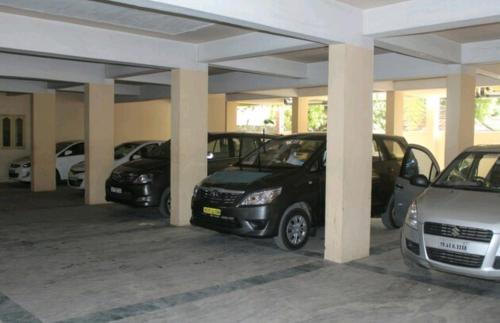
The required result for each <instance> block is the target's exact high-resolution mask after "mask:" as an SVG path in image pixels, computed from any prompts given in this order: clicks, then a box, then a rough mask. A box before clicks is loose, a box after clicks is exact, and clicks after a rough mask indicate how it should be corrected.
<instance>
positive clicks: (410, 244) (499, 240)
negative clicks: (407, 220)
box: [401, 223, 500, 280]
mask: <svg viewBox="0 0 500 323" xmlns="http://www.w3.org/2000/svg"><path fill="white" fill-rule="evenodd" d="M423 227H424V224H423V223H419V224H418V230H415V229H413V228H411V227H409V226H408V225H406V224H405V225H404V226H403V228H402V232H401V252H402V254H403V257H405V258H406V260H407V261H412V262H414V263H416V264H418V265H420V266H422V267H425V268H429V269H435V270H439V271H443V272H448V273H453V274H458V275H464V276H469V277H475V278H482V279H491V280H500V251H499V248H500V235H499V234H493V236H492V238H491V241H490V242H489V243H486V242H477V241H470V240H462V239H453V238H449V237H440V236H434V235H432V236H431V235H429V234H425V233H424V229H423ZM439 239H442V240H443V241H446V243H448V241H451V242H454V243H455V242H456V244H458V245H462V244H464V243H465V244H467V246H468V248H469V249H472V250H484V252H477V251H474V253H466V252H458V251H457V250H450V249H446V248H439V247H436V246H432V247H431V244H430V242H431V241H436V240H438V241H439ZM443 243H445V242H443ZM417 246H418V247H417ZM431 248H433V249H434V250H438V252H444V255H442V256H441V258H440V259H439V260H438V259H437V258H436V256H430V255H429V252H430V249H431ZM450 255H451V256H450ZM432 257H434V259H431V258H432ZM450 257H452V258H450ZM467 257H474V258H475V259H477V258H478V257H484V258H483V259H482V261H479V263H480V264H479V265H478V266H477V268H471V267H468V265H470V262H469V261H468V260H467V259H468V258H467ZM450 259H453V261H454V262H457V261H458V262H462V264H460V265H458V264H450V263H449V260H450ZM466 264H467V265H466Z"/></svg>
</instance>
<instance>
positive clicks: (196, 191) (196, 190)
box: [193, 185, 200, 197]
mask: <svg viewBox="0 0 500 323" xmlns="http://www.w3.org/2000/svg"><path fill="white" fill-rule="evenodd" d="M199 189H200V186H199V185H195V186H194V189H193V197H196V195H198V190H199Z"/></svg>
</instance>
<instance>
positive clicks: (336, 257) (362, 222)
mask: <svg viewBox="0 0 500 323" xmlns="http://www.w3.org/2000/svg"><path fill="white" fill-rule="evenodd" d="M372 88H373V47H372V48H362V47H357V46H354V45H348V44H336V45H330V46H329V64H328V128H327V154H328V155H327V169H326V199H325V200H326V205H325V210H326V218H325V259H327V260H331V261H334V262H338V263H344V262H348V261H351V260H355V259H359V258H363V257H366V256H368V255H369V250H370V216H371V181H372V164H371V157H372V122H373V117H372Z"/></svg>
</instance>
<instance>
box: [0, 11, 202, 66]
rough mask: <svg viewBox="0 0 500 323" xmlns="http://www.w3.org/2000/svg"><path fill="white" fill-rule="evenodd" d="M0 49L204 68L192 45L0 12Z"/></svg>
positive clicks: (115, 61) (148, 64) (130, 62)
mask: <svg viewBox="0 0 500 323" xmlns="http://www.w3.org/2000/svg"><path fill="white" fill-rule="evenodd" d="M0 50H3V51H9V52H20V53H29V54H37V55H43V56H51V57H62V58H70V59H78V60H85V61H94V62H100V63H115V64H125V65H127V64H129V65H136V66H145V67H155V68H163V69H165V68H189V69H206V68H207V66H206V64H200V63H198V61H197V47H196V45H194V44H190V43H183V42H179V41H173V40H167V39H162V38H155V37H147V36H142V35H137V34H131V33H125V32H120V31H115V30H109V29H101V28H94V27H89V26H83V25H77V24H72V23H68V22H63V21H55V20H46V19H40V18H35V17H28V16H21V15H15V14H10V13H5V12H0Z"/></svg>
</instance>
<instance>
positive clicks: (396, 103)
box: [385, 91, 404, 136]
mask: <svg viewBox="0 0 500 323" xmlns="http://www.w3.org/2000/svg"><path fill="white" fill-rule="evenodd" d="M403 113H404V93H403V92H401V91H387V92H386V113H385V133H386V134H388V135H394V136H402V135H403V122H404V119H403Z"/></svg>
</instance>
